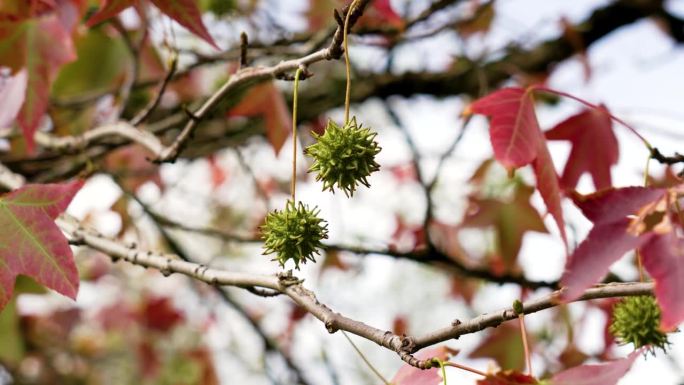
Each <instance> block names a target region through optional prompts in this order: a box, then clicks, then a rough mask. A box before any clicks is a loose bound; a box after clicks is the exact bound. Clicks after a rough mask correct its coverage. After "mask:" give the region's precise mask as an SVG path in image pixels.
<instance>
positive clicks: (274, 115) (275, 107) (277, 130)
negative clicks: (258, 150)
mask: <svg viewBox="0 0 684 385" xmlns="http://www.w3.org/2000/svg"><path fill="white" fill-rule="evenodd" d="M228 116H247V117H255V116H258V117H262V118H263V119H264V125H265V126H266V138H268V142H269V143H270V144H271V147H273V150H275V153H276V154H278V153H279V152H280V149H281V148H282V147H283V144H285V140H286V139H287V136H288V135H289V134H290V125H291V124H292V115H290V110H289V109H288V108H287V105H286V104H285V99H284V98H283V94H282V93H281V92H280V90H278V87H276V86H275V84H274V83H273V82H265V83H261V84H258V85H256V86H254V87H252V88H250V89H249V91H247V93H246V94H245V95H244V97H243V98H242V100H241V101H240V103H238V104H237V105H236V106H234V107H233V108H231V109H230V111H228Z"/></svg>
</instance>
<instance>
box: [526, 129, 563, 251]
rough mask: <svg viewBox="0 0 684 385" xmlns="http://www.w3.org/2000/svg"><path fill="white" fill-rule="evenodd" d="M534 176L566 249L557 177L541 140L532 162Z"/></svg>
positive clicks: (544, 143)
mask: <svg viewBox="0 0 684 385" xmlns="http://www.w3.org/2000/svg"><path fill="white" fill-rule="evenodd" d="M532 166H533V167H534V175H535V177H536V178H537V189H539V193H540V194H541V196H542V199H543V200H544V204H545V205H546V209H547V210H548V211H549V213H550V214H551V216H552V217H553V219H554V220H555V221H556V224H557V225H558V230H559V231H560V234H561V238H563V242H564V243H565V246H566V247H567V243H568V242H567V236H566V235H565V221H564V220H563V209H562V208H561V197H562V194H561V189H560V185H559V184H558V175H557V174H556V169H555V168H554V167H553V161H552V160H551V154H549V149H548V147H547V146H546V142H545V141H544V139H541V142H540V144H539V150H538V154H537V158H536V159H535V160H534V162H532Z"/></svg>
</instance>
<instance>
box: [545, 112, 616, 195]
mask: <svg viewBox="0 0 684 385" xmlns="http://www.w3.org/2000/svg"><path fill="white" fill-rule="evenodd" d="M545 135H546V139H549V140H568V141H570V143H572V151H571V152H570V156H568V160H567V163H566V164H565V169H564V170H563V176H562V177H561V185H562V186H563V188H564V189H567V190H572V189H574V188H575V187H576V186H577V182H578V181H579V178H580V177H581V176H582V174H584V173H588V174H590V175H591V177H592V179H593V181H594V186H595V187H596V189H597V190H602V189H605V188H608V187H610V186H612V184H613V183H612V180H611V176H610V168H611V166H613V165H614V164H616V163H617V161H618V157H619V149H618V142H617V138H616V137H615V134H614V133H613V121H612V119H611V118H610V115H609V113H608V111H607V110H605V107H603V108H601V109H586V110H584V111H582V112H580V113H579V114H577V115H574V116H571V117H570V118H568V119H566V120H564V121H563V122H561V123H559V124H558V125H557V126H556V127H554V128H552V129H551V130H549V131H547V132H546V133H545ZM597 143H600V144H601V145H600V148H597V147H596V144H597Z"/></svg>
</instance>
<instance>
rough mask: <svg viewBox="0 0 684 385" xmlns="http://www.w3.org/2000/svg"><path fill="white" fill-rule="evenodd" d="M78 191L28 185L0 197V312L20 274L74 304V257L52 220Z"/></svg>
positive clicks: (75, 184)
mask: <svg viewBox="0 0 684 385" xmlns="http://www.w3.org/2000/svg"><path fill="white" fill-rule="evenodd" d="M82 185H83V182H82V181H75V182H71V183H68V184H45V185H27V186H25V187H23V188H21V189H19V190H15V191H12V192H10V193H7V194H5V195H3V196H1V197H0V228H1V229H2V232H0V309H2V308H3V307H4V306H5V305H6V304H7V303H8V302H9V300H10V299H11V298H12V290H13V287H14V281H15V279H16V277H17V275H19V274H23V275H27V276H29V277H31V278H33V279H35V280H36V281H37V282H39V283H40V284H42V285H45V286H47V287H49V288H51V289H53V290H55V291H57V292H59V293H61V294H63V295H65V296H67V297H70V298H74V299H75V298H76V293H77V292H78V284H79V280H78V272H77V271H76V265H75V264H74V257H73V255H72V253H71V248H70V247H69V243H68V242H67V240H66V238H65V237H64V235H63V234H62V232H61V231H60V230H59V228H58V227H57V226H56V225H55V223H54V220H55V218H57V216H58V215H59V214H60V213H61V212H63V211H64V210H66V208H67V206H68V205H69V203H70V202H71V199H72V198H73V197H74V195H76V192H78V190H79V189H80V188H81V186H82Z"/></svg>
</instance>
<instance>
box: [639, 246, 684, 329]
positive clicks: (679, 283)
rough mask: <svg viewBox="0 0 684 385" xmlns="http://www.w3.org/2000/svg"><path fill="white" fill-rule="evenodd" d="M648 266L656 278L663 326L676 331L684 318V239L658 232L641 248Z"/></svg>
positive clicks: (647, 268) (645, 264)
mask: <svg viewBox="0 0 684 385" xmlns="http://www.w3.org/2000/svg"><path fill="white" fill-rule="evenodd" d="M641 255H642V258H643V263H644V267H645V268H646V270H647V271H648V273H649V274H650V275H651V277H653V279H654V280H655V296H656V298H657V299H658V304H659V305H660V309H661V311H662V318H661V320H660V327H661V328H662V329H663V330H666V331H670V330H673V329H675V328H676V327H677V325H679V324H680V323H681V322H682V321H683V320H684V240H682V239H680V238H677V236H676V235H675V234H674V233H667V234H662V235H657V236H654V237H653V238H651V240H650V241H648V243H646V244H644V245H643V246H642V247H641Z"/></svg>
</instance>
